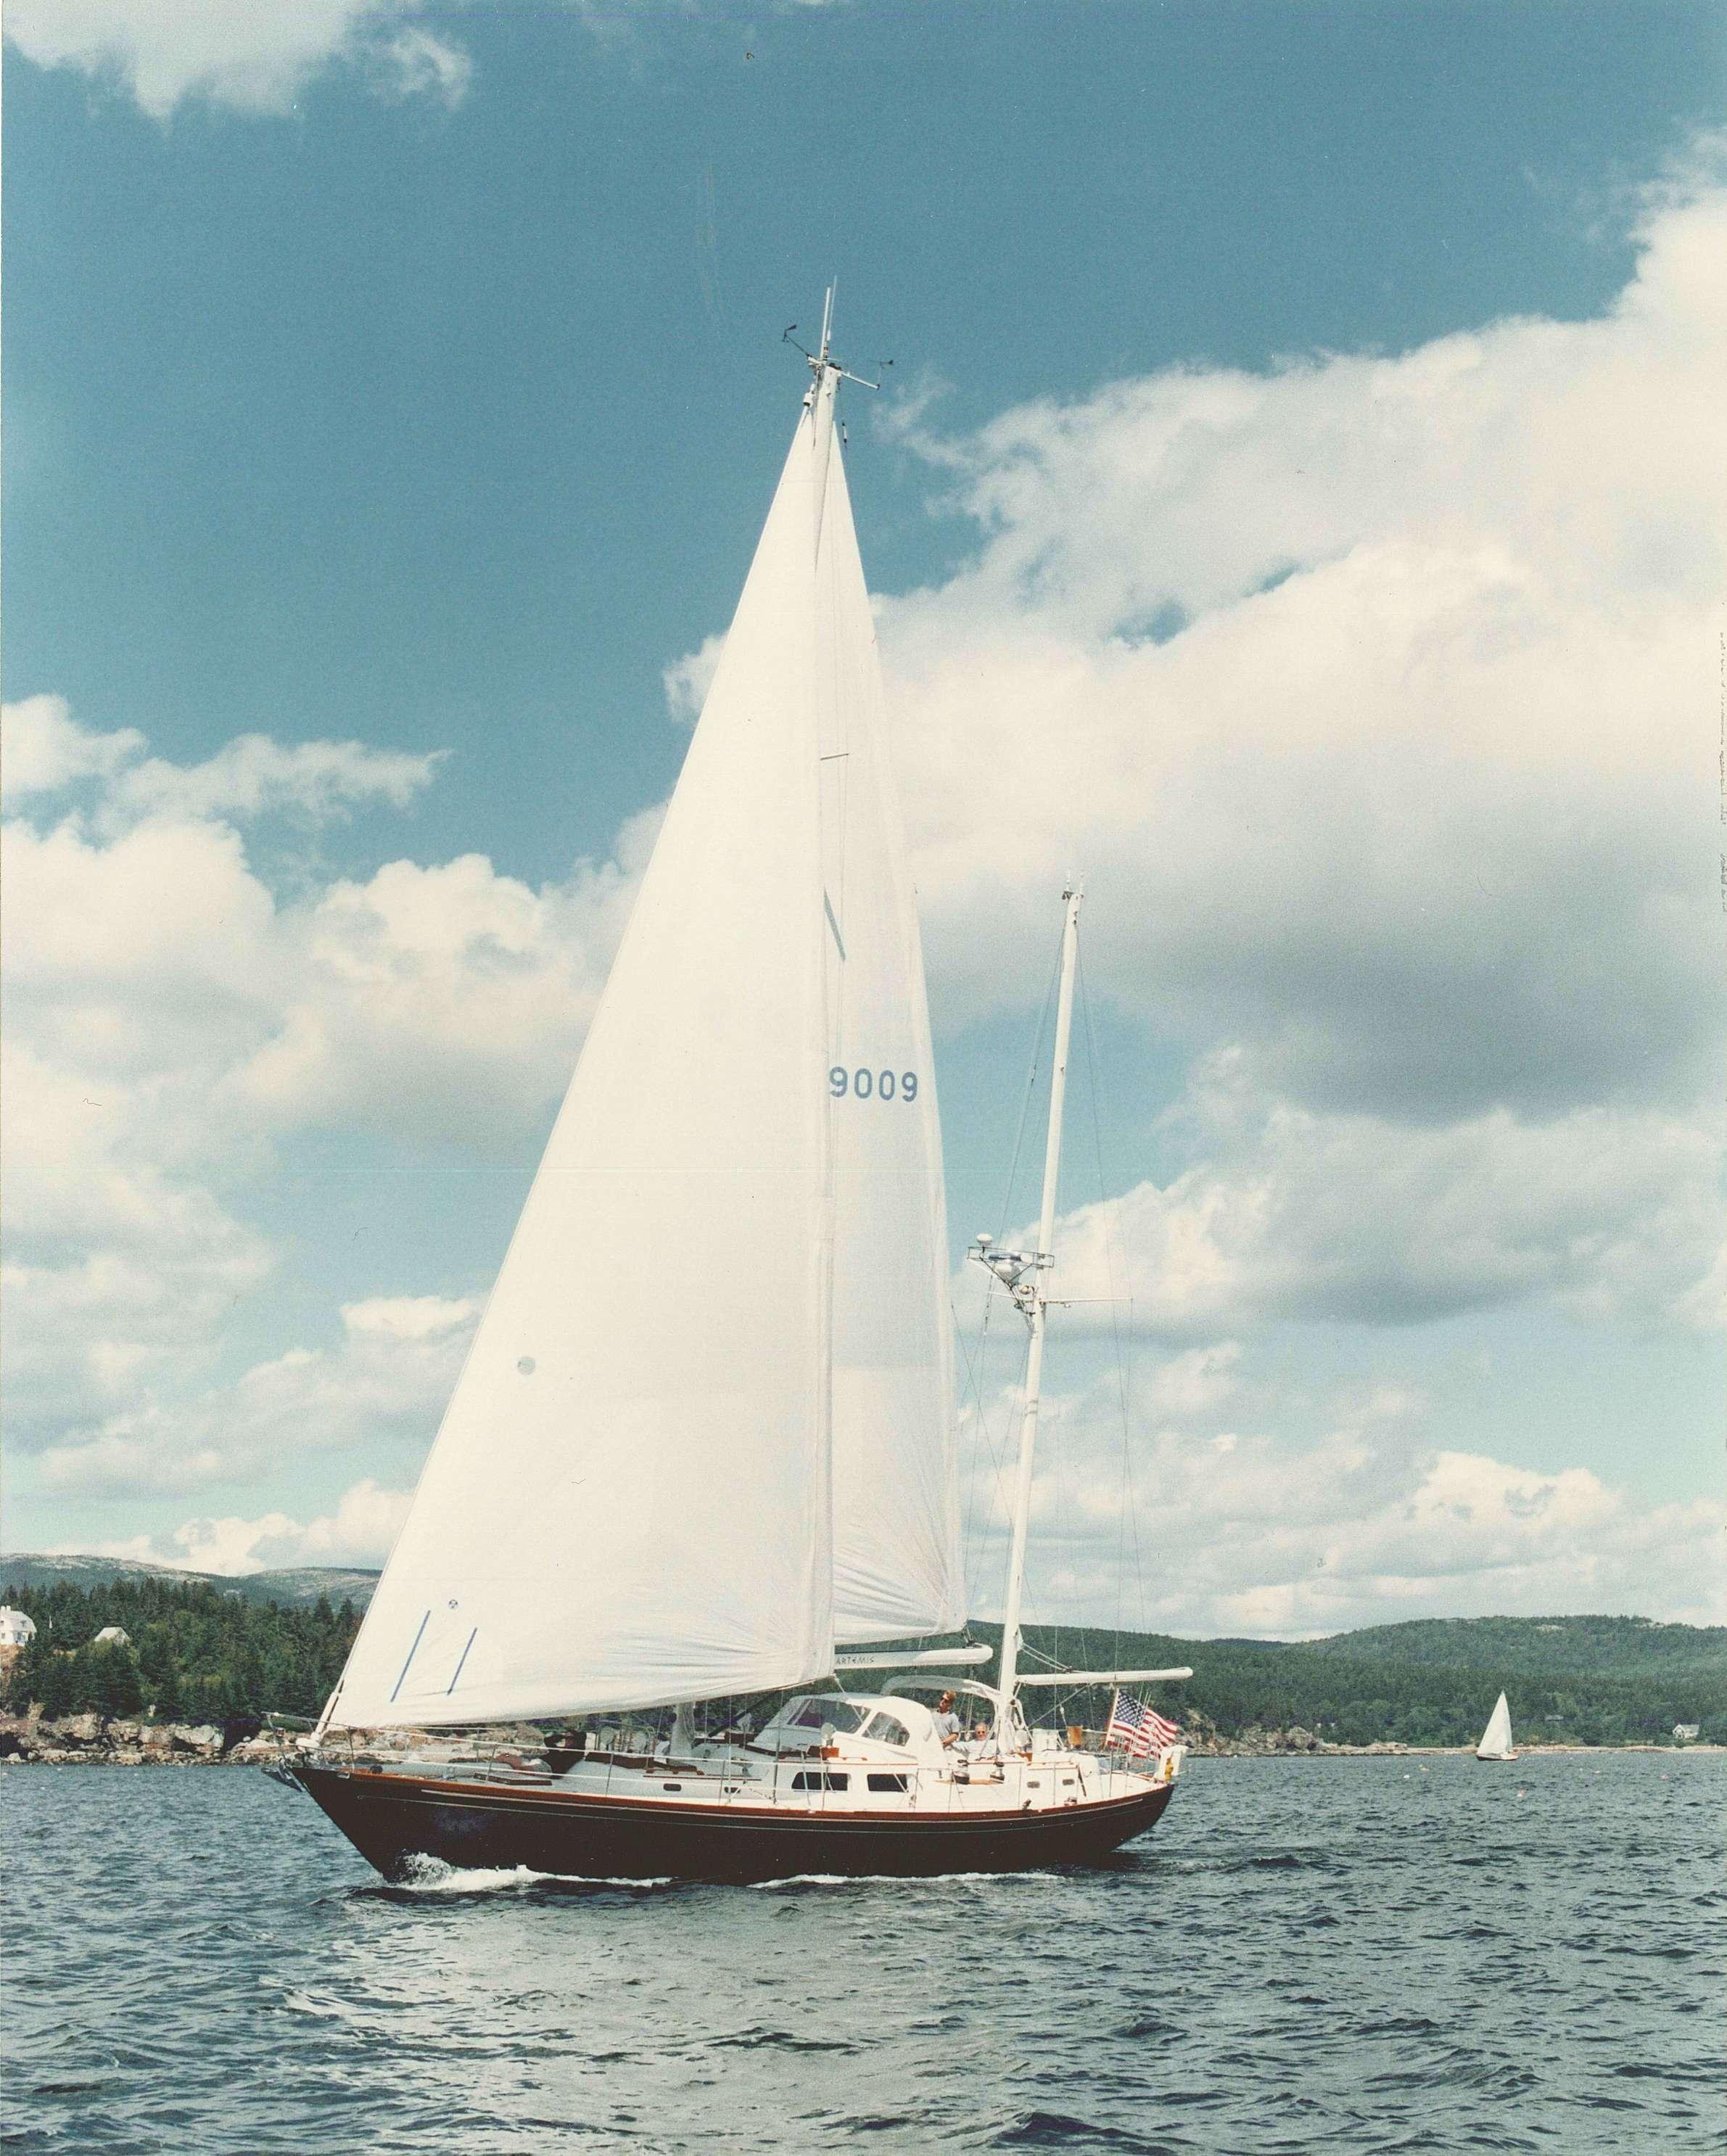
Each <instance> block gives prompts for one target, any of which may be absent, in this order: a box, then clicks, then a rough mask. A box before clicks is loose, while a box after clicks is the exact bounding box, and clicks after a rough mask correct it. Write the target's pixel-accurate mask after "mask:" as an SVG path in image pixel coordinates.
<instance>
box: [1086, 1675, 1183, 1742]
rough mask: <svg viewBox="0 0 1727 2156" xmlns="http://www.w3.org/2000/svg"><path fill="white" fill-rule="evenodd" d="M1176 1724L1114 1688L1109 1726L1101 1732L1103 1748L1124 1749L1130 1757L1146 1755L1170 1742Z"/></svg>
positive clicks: (1174, 1735)
mask: <svg viewBox="0 0 1727 2156" xmlns="http://www.w3.org/2000/svg"><path fill="white" fill-rule="evenodd" d="M1180 1735H1181V1729H1180V1727H1178V1726H1177V1724H1176V1723H1175V1722H1166V1721H1165V1720H1164V1718H1163V1717H1162V1716H1161V1714H1160V1713H1158V1712H1157V1711H1156V1708H1155V1707H1147V1706H1146V1704H1145V1701H1144V1700H1142V1699H1125V1698H1124V1697H1122V1695H1121V1694H1120V1692H1119V1691H1118V1692H1117V1693H1116V1695H1115V1700H1114V1702H1112V1703H1111V1706H1110V1708H1109V1728H1108V1729H1107V1730H1106V1731H1105V1732H1104V1751H1106V1752H1125V1753H1126V1754H1127V1756H1128V1757H1129V1758H1130V1759H1145V1758H1150V1755H1151V1753H1153V1752H1154V1751H1158V1752H1161V1750H1162V1749H1163V1748H1164V1746H1165V1745H1166V1744H1173V1743H1175V1741H1176V1738H1178V1737H1179V1736H1180Z"/></svg>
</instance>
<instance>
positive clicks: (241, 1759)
mask: <svg viewBox="0 0 1727 2156" xmlns="http://www.w3.org/2000/svg"><path fill="white" fill-rule="evenodd" d="M520 1740H521V1741H525V1742H532V1741H533V1739H532V1738H531V1737H530V1735H529V1732H525V1731H524V1732H520ZM295 1752H296V1747H295V1743H294V1740H293V1738H291V1737H290V1736H288V1735H287V1734H286V1733H285V1732H278V1731H274V1730H269V1729H264V1730H258V1731H254V1732H247V1733H246V1734H244V1735H243V1736H237V1737H236V1738H234V1740H233V1742H232V1743H230V1742H229V1741H228V1735H227V1732H226V1731H225V1730H223V1729H222V1728H221V1727H218V1726H217V1725H216V1724H215V1723H213V1722H197V1723H186V1722H131V1721H120V1720H115V1721H113V1722H106V1723H104V1722H101V1721H100V1719H99V1717H96V1716H95V1715H94V1714H82V1715H74V1716H70V1717H66V1718H64V1719H63V1720H61V1721H59V1722H45V1721H42V1720H39V1719H36V1718H31V1717H23V1716H13V1715H0V1767H9V1766H18V1767H264V1766H268V1765H269V1763H270V1762H271V1761H273V1760H277V1759H280V1760H286V1761H289V1762H291V1761H292V1760H293V1759H294V1758H295ZM1629 1752H1638V1753H1673V1754H1678V1753H1691V1752H1706V1753H1723V1752H1727V1745H1722V1744H1709V1743H1683V1744H1661V1743H1653V1742H1649V1741H1645V1740H1638V1741H1637V1742H1636V1743H1624V1744H1529V1745H1519V1747H1518V1761H1519V1762H1521V1761H1523V1760H1527V1759H1564V1758H1602V1757H1605V1756H1608V1755H1614V1754H1618V1753H1629ZM1474 1753H1475V1748H1474V1746H1473V1744H1400V1743H1393V1742H1391V1741H1389V1740H1388V1741H1386V1742H1384V1743H1373V1744H1332V1743H1326V1742H1325V1741H1324V1740H1323V1739H1320V1738H1315V1737H1314V1736H1312V1735H1311V1734H1310V1733H1309V1732H1308V1731H1306V1730H1303V1729H1292V1730H1287V1731H1284V1730H1279V1731H1266V1732H1258V1731H1256V1732H1253V1736H1252V1737H1251V1738H1246V1739H1243V1738H1207V1739H1206V1740H1204V1741H1203V1742H1202V1743H1190V1744H1189V1746H1188V1748H1187V1763H1188V1764H1189V1765H1193V1764H1197V1763H1200V1762H1202V1761H1207V1760H1212V1759H1265V1760H1289V1759H1297V1760H1299V1759H1473V1758H1474ZM1507 1763H1508V1764H1509V1762H1507ZM1485 1764H1489V1765H1492V1764H1496V1762H1493V1761H1489V1762H1485Z"/></svg>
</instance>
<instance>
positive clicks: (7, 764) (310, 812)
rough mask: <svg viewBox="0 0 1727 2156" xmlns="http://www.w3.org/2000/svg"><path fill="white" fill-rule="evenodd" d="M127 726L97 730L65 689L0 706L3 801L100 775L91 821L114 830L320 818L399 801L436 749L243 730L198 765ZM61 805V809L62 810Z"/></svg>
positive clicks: (439, 758) (421, 783) (416, 787)
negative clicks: (415, 750) (413, 750)
mask: <svg viewBox="0 0 1727 2156" xmlns="http://www.w3.org/2000/svg"><path fill="white" fill-rule="evenodd" d="M146 747H148V743H147V742H146V740H145V737H144V736H143V735H142V734H141V733H140V732H138V731H137V730H136V728H135V727H131V726H127V727H124V728H122V729H121V730H120V731H118V732H115V733H98V732H95V731H92V730H90V729H89V728H87V727H85V726H80V725H79V723H78V721H76V720H75V719H74V718H73V716H72V715H71V712H70V711H69V708H68V706H67V703H66V701H65V699H64V697H63V696H27V697H24V698H23V700H22V701H19V702H18V703H15V704H8V705H7V706H5V708H4V711H3V712H0V778H3V781H4V784H5V788H6V793H7V796H8V801H10V802H12V803H16V802H18V800H20V799H22V798H28V797H38V798H35V799H34V800H33V804H32V808H31V809H30V810H28V811H27V812H26V813H27V814H35V815H39V814H41V813H42V809H43V807H44V803H43V802H42V801H41V799H40V798H39V797H41V796H44V795H49V794H59V793H65V792H66V791H67V790H68V789H69V788H78V787H79V784H80V782H82V781H86V780H96V781H100V787H99V788H98V789H97V791H96V793H95V799H94V803H93V805H92V807H91V809H90V816H89V820H90V822H91V823H92V824H93V825H94V826H95V829H98V830H100V832H101V833H103V834H105V835H109V836H112V835H115V834H119V833H120V832H123V831H125V830H126V829H129V828H130V827H131V826H132V825H133V824H139V823H142V822H145V821H147V820H153V821H156V822H159V823H197V822H200V821H202V820H205V819H212V818H221V819H224V820H226V821H229V822H239V823H244V822H248V821H250V820H253V819H256V818H258V817H260V816H265V815H269V814H279V813H282V812H284V811H285V812H290V813H292V814H296V815H300V816H303V817H305V818H308V819H311V820H313V821H315V822H327V821H328V820H330V819H332V818H336V817H341V816H344V815H346V814H348V813H349V812H350V811H351V809H353V808H356V807H363V806H366V805H369V804H378V805H382V806H387V807H390V808H407V806H408V804H409V803H410V802H412V801H413V798H415V796H416V795H417V794H418V793H422V792H423V790H424V789H425V788H427V787H428V786H429V785H430V784H431V783H432V781H433V778H434V777H435V776H436V774H437V771H438V765H439V764H440V763H441V762H443V751H433V752H432V753H431V754H430V755H424V756H415V755H411V754H407V753H404V752H402V751H399V750H392V749H374V748H367V747H366V746H365V744H364V743H363V742H351V741H350V742H330V741H313V742H295V743H294V744H292V745H291V746H284V744H282V743H281V742H275V741H272V740H271V739H270V737H269V736H268V735H267V734H242V735H240V736H238V737H237V738H236V739H235V740H233V741H231V742H227V743H226V744H225V745H224V746H223V747H222V748H220V749H219V750H218V752H216V754H215V755H214V756H213V757H208V758H207V759H206V760H205V761H204V762H202V763H194V764H177V763H172V762H168V761H167V759H166V758H164V757H146V756H145V754H144V752H145V750H146ZM63 813H64V812H63Z"/></svg>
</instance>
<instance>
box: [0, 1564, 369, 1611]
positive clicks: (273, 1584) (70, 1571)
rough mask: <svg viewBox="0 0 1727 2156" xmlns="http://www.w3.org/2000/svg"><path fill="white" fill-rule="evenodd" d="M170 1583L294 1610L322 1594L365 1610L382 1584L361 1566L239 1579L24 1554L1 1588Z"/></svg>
mask: <svg viewBox="0 0 1727 2156" xmlns="http://www.w3.org/2000/svg"><path fill="white" fill-rule="evenodd" d="M124 1579H166V1580H174V1581H181V1582H183V1583H184V1584H186V1585H187V1586H202V1587H214V1588H217V1589H220V1590H222V1591H223V1592H224V1593H226V1594H238V1595H243V1597H244V1598H245V1599H246V1600H248V1601H249V1602H279V1603H284V1604H287V1605H289V1606H290V1608H291V1607H295V1606H297V1605H298V1604H300V1603H310V1602H315V1601H316V1600H317V1599H318V1597H319V1596H320V1594H322V1595H325V1596H327V1597H328V1598H329V1599H330V1601H331V1603H341V1602H351V1603H352V1604H353V1605H354V1607H355V1608H356V1609H364V1608H365V1607H366V1604H367V1603H368V1602H370V1601H371V1599H372V1589H374V1588H375V1587H376V1586H377V1584H378V1575H377V1573H376V1572H373V1571H368V1570H367V1569H366V1568H364V1567H362V1566H356V1565H340V1564H336V1565H330V1564H302V1565H294V1566H291V1567H289V1568H285V1569H283V1570H280V1571H277V1572H249V1573H238V1574H230V1573H218V1572H183V1571H182V1569H181V1568H180V1567H179V1566H178V1565H172V1564H149V1563H145V1562H144V1561H143V1560H142V1559H141V1558H129V1557H85V1556H82V1555H79V1554H78V1553H74V1552H68V1553H59V1552H53V1553H49V1552H39V1551H38V1552H31V1551H20V1552H19V1553H18V1554H17V1555H16V1556H13V1557H0V1583H3V1586H4V1587H5V1588H13V1587H33V1588H37V1589H42V1588H49V1587H58V1586H60V1585H61V1584H64V1585H66V1586H68V1587H107V1586H110V1585H111V1584H113V1583H114V1582H115V1581H116V1580H124Z"/></svg>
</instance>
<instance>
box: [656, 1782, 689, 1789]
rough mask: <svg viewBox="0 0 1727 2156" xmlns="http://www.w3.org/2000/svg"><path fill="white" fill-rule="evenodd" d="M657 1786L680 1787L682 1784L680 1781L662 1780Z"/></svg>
mask: <svg viewBox="0 0 1727 2156" xmlns="http://www.w3.org/2000/svg"><path fill="white" fill-rule="evenodd" d="M659 1786H660V1787H661V1789H682V1788H683V1786H684V1784H682V1783H681V1782H662V1783H661V1784H660V1785H659Z"/></svg>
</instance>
